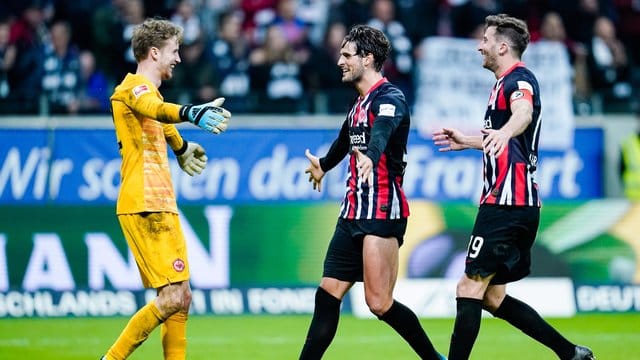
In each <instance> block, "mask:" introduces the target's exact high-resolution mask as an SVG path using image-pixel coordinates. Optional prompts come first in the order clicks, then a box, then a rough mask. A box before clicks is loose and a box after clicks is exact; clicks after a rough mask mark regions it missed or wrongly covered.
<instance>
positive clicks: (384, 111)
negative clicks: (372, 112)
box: [378, 104, 396, 116]
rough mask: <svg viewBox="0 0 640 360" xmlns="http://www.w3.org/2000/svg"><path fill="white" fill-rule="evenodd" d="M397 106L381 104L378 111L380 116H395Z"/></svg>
mask: <svg viewBox="0 0 640 360" xmlns="http://www.w3.org/2000/svg"><path fill="white" fill-rule="evenodd" d="M395 115H396V106H395V105H393V104H381V105H380V109H379V110H378V116H395Z"/></svg>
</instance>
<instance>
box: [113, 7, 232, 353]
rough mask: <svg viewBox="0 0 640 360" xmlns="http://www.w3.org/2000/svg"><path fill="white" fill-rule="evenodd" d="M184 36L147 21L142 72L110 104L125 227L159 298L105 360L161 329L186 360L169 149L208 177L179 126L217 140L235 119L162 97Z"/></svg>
mask: <svg viewBox="0 0 640 360" xmlns="http://www.w3.org/2000/svg"><path fill="white" fill-rule="evenodd" d="M181 40H182V28H180V27H178V26H176V25H174V24H173V23H171V22H169V21H167V20H161V19H147V20H146V21H144V22H143V23H142V24H140V25H138V26H136V28H135V30H134V32H133V37H132V39H131V45H132V48H133V53H134V55H135V58H136V61H137V62H138V67H137V70H136V73H135V74H127V76H126V77H125V79H124V80H123V81H122V83H121V84H120V85H118V86H117V87H116V89H115V92H114V93H113V95H112V96H111V107H112V112H113V122H114V125H115V129H116V136H117V139H118V145H119V147H120V154H121V155H122V167H121V185H120V193H119V196H118V203H117V211H116V212H117V215H118V221H119V222H120V225H121V227H122V231H123V233H124V236H125V238H126V240H127V244H128V245H129V248H130V249H131V251H132V253H133V255H134V256H135V259H136V263H137V265H138V269H139V270H140V276H141V277H142V282H143V284H144V286H145V287H146V288H155V289H156V290H157V294H158V295H157V297H156V298H155V299H154V300H153V301H151V302H150V303H148V304H147V305H145V306H144V307H142V308H141V309H140V310H138V312H137V313H135V314H134V315H133V317H131V319H130V320H129V323H128V324H127V326H126V327H125V328H124V330H123V331H122V333H121V334H120V336H119V337H118V339H117V340H116V341H115V343H114V344H113V345H112V346H111V347H110V348H109V350H108V352H107V353H106V354H105V355H104V356H103V357H102V359H106V360H112V359H126V358H127V357H128V356H129V355H130V354H131V353H132V352H133V351H134V350H135V349H136V348H137V347H138V346H139V345H140V344H142V342H144V341H145V340H146V339H147V337H148V336H149V334H150V333H151V332H152V331H153V330H154V329H155V328H156V327H158V326H160V329H161V338H162V349H163V353H164V358H165V359H184V358H185V350H186V343H187V341H186V321H187V315H188V312H189V305H190V304H191V289H190V287H189V264H188V261H187V251H186V245H185V239H184V236H183V234H182V229H181V228H180V223H179V219H178V208H177V205H176V199H175V194H174V192H173V184H172V182H171V174H170V171H169V160H168V156H167V144H168V145H169V146H170V147H171V149H172V150H173V152H174V153H175V155H176V157H177V159H178V164H179V165H180V167H181V168H182V170H184V171H185V172H186V173H188V174H189V175H192V176H193V175H194V174H199V173H200V172H202V170H203V169H204V167H205V166H206V163H207V156H206V155H205V151H204V149H203V148H202V147H201V146H200V145H198V144H196V143H194V142H187V141H186V140H184V139H182V137H181V136H180V133H179V132H178V130H177V129H176V127H175V125H174V124H175V123H179V122H184V121H189V122H191V123H193V124H195V125H197V126H199V127H200V128H202V129H204V130H206V131H209V132H212V133H215V134H218V133H220V132H222V131H224V130H226V128H227V122H228V120H229V118H230V117H231V114H230V113H229V112H228V111H227V110H225V109H224V108H222V107H220V106H221V105H222V103H223V102H224V99H222V98H220V99H216V100H214V101H212V102H210V103H206V104H203V105H177V104H171V103H167V102H164V101H163V98H162V95H160V92H159V91H158V88H159V87H160V84H161V83H162V81H163V80H168V79H170V78H171V77H172V75H173V68H174V67H175V66H176V65H177V64H179V63H180V55H179V54H178V49H179V46H180V42H181Z"/></svg>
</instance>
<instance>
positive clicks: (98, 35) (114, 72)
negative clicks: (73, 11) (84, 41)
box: [91, 0, 129, 84]
mask: <svg viewBox="0 0 640 360" xmlns="http://www.w3.org/2000/svg"><path fill="white" fill-rule="evenodd" d="M126 3H127V0H111V3H110V4H108V5H105V6H102V7H100V8H98V9H97V10H96V12H95V14H94V15H93V21H92V24H93V27H92V33H93V47H92V48H91V50H92V51H93V54H94V55H95V59H96V67H97V68H98V70H100V71H102V72H103V73H104V74H105V75H106V76H107V79H108V81H109V83H110V84H115V83H116V82H117V81H119V80H120V79H122V78H123V77H124V76H125V74H126V73H127V71H128V70H129V68H128V67H127V64H126V62H125V58H124V53H125V52H126V50H127V48H128V46H129V44H128V43H127V42H126V41H125V39H124V37H123V36H122V35H121V34H123V32H124V11H125V10H124V8H125V5H126Z"/></svg>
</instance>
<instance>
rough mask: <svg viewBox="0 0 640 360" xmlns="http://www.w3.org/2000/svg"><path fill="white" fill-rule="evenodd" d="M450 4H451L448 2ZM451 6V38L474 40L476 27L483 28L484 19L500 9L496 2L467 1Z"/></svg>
mask: <svg viewBox="0 0 640 360" xmlns="http://www.w3.org/2000/svg"><path fill="white" fill-rule="evenodd" d="M450 3H453V2H451V1H450ZM455 3H456V5H452V6H451V25H452V31H453V34H452V35H453V36H456V37H462V38H469V37H471V38H474V37H475V36H477V35H474V32H476V31H477V30H478V26H479V25H482V26H483V28H484V18H485V17H487V15H490V14H497V13H499V12H501V7H500V6H499V4H498V3H497V1H496V0H469V1H456V2H455Z"/></svg>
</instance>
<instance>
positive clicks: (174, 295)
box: [158, 281, 191, 360]
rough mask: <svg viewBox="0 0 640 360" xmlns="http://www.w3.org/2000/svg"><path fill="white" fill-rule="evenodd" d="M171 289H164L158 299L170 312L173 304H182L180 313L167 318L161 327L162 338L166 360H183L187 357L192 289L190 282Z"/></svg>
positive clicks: (177, 312)
mask: <svg viewBox="0 0 640 360" xmlns="http://www.w3.org/2000/svg"><path fill="white" fill-rule="evenodd" d="M175 285H176V286H172V287H171V288H167V287H164V288H162V289H160V291H159V292H158V298H159V299H160V298H161V297H162V299H163V301H166V303H167V304H168V305H167V308H169V309H167V310H168V311H173V310H174V309H175V308H173V307H172V306H173V304H180V306H179V308H178V311H176V312H175V313H173V314H172V315H170V316H168V317H167V320H165V321H164V322H163V323H162V324H161V325H160V338H161V340H162V351H163V354H164V359H165V360H182V359H184V358H185V357H186V348H187V319H188V316H189V307H190V305H191V288H190V286H189V282H188V281H183V282H181V283H179V284H175Z"/></svg>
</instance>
